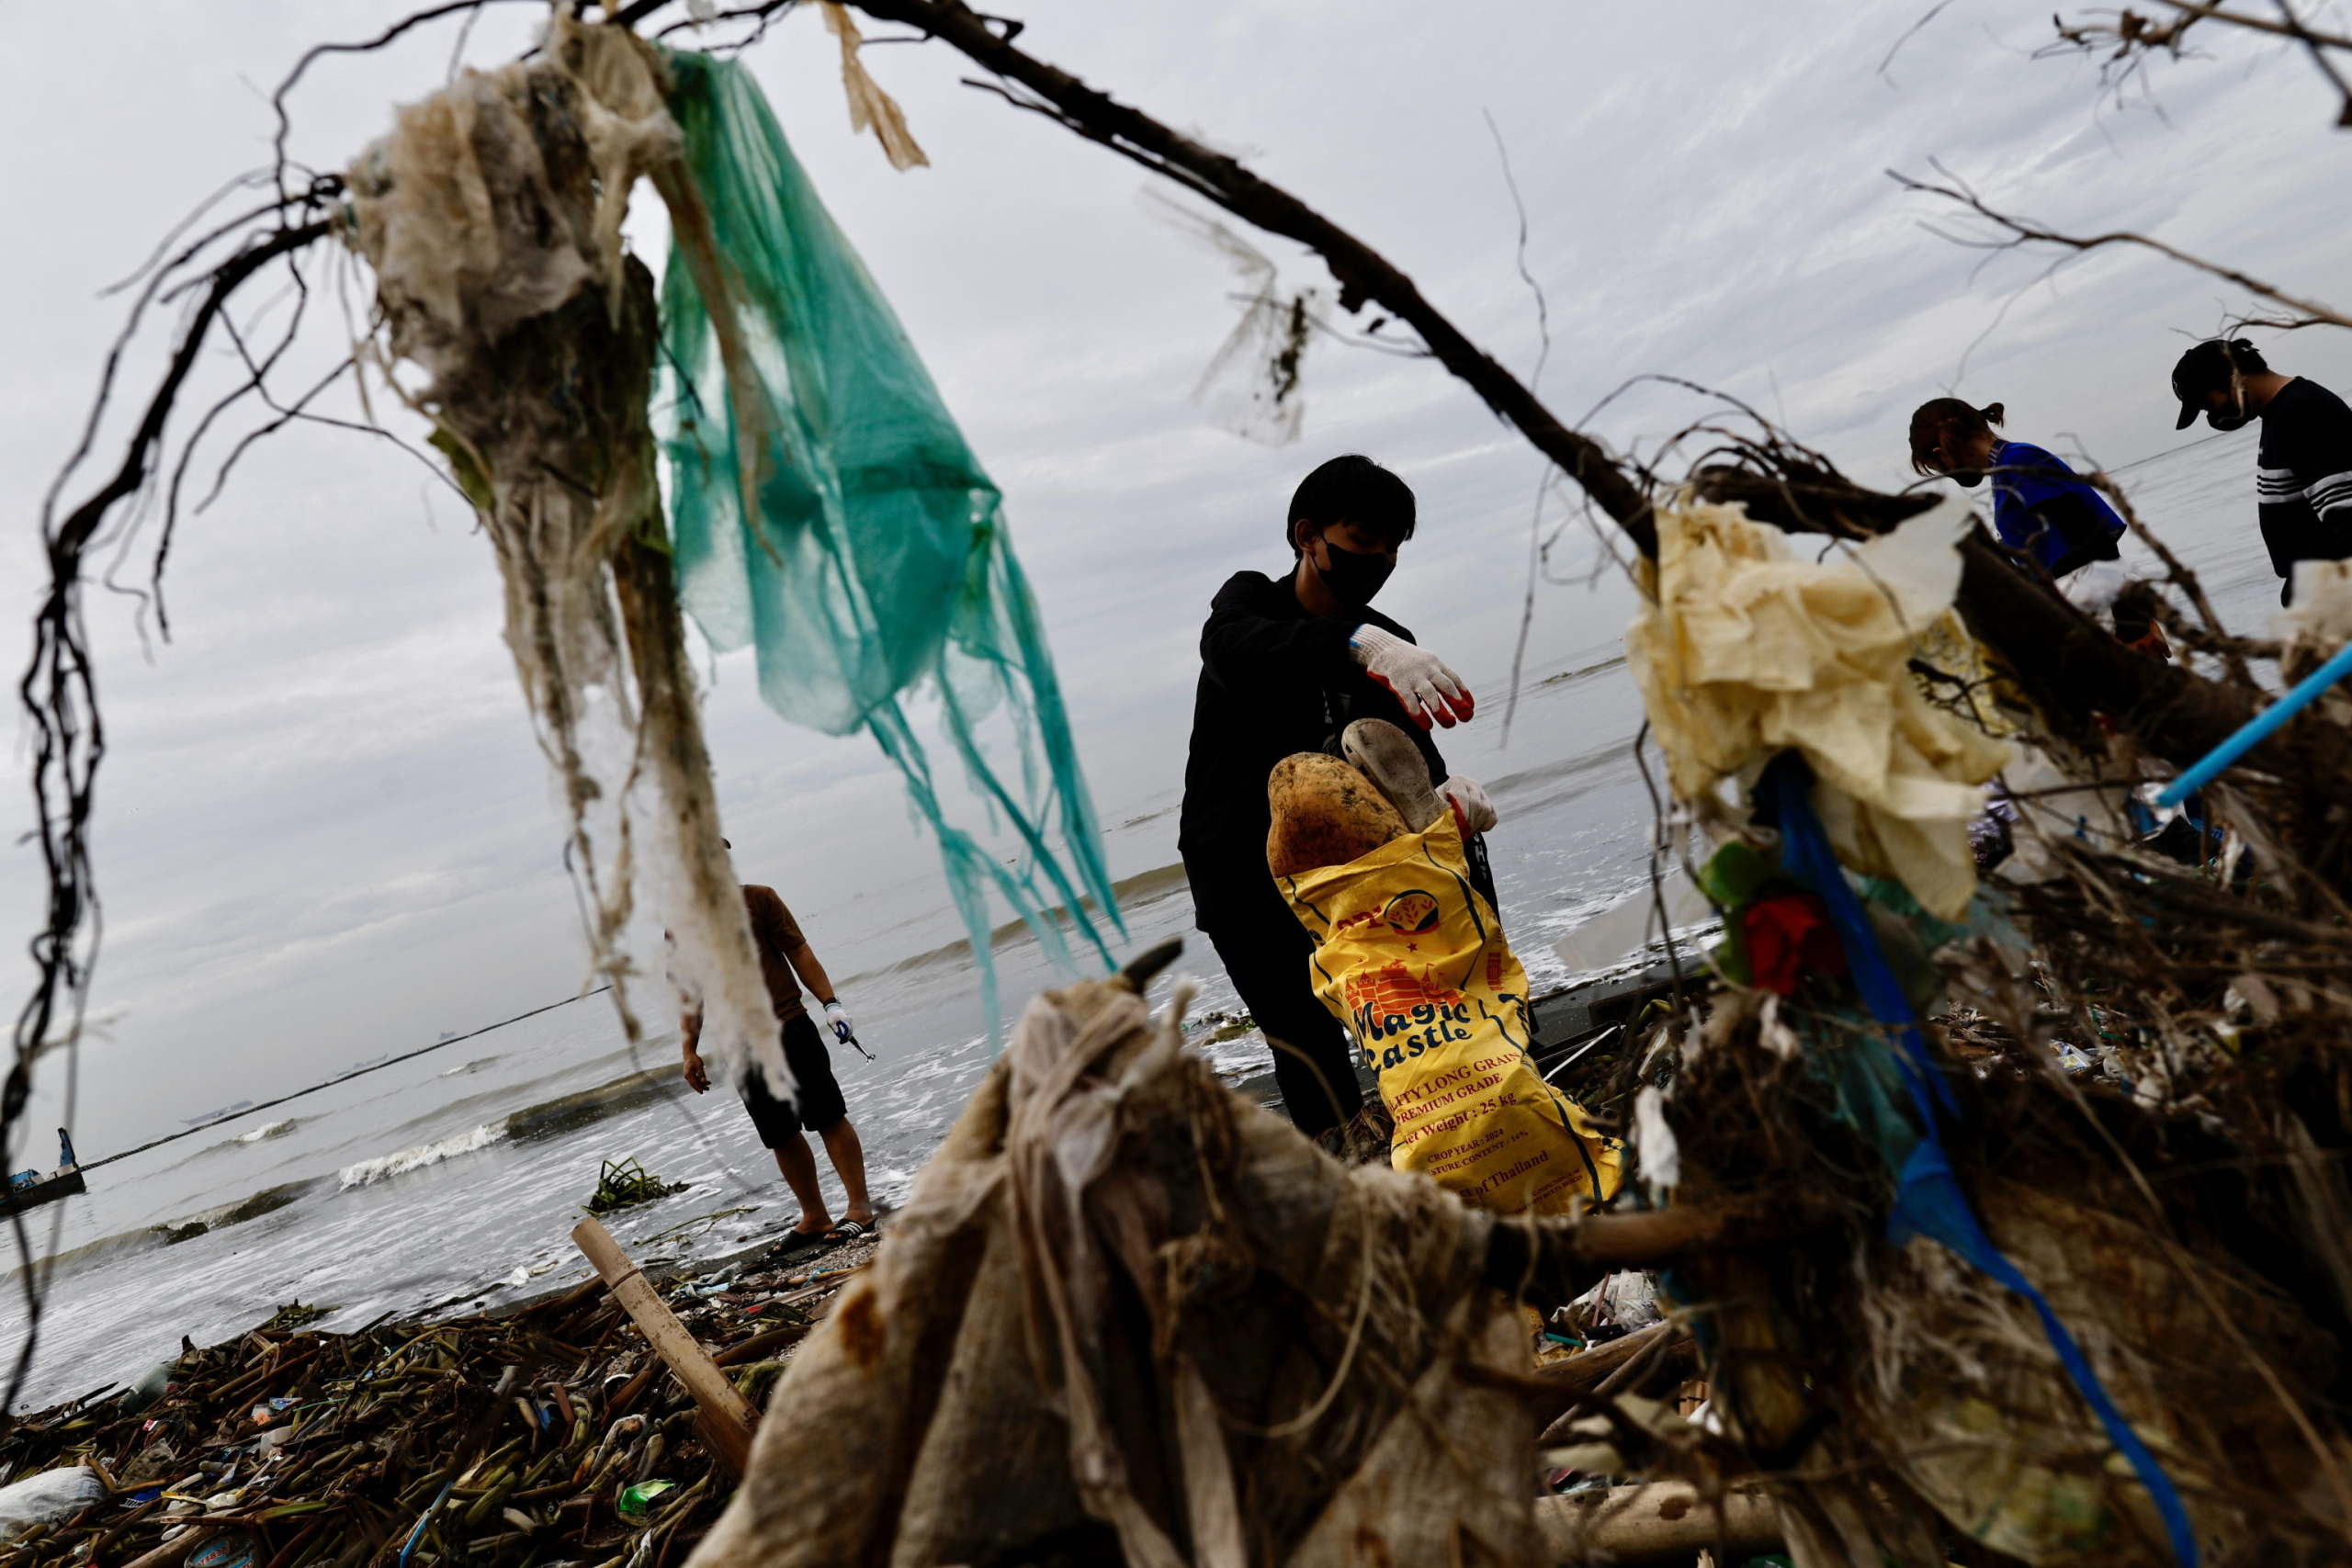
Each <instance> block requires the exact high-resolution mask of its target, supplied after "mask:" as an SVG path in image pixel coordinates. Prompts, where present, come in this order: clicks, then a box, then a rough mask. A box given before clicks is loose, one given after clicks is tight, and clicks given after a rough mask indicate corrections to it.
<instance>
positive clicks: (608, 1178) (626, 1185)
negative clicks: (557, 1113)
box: [588, 1159, 686, 1214]
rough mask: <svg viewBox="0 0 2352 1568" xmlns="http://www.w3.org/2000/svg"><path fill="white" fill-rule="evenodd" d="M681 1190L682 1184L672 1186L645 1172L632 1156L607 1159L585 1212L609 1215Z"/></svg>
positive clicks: (683, 1188) (597, 1177)
mask: <svg viewBox="0 0 2352 1568" xmlns="http://www.w3.org/2000/svg"><path fill="white" fill-rule="evenodd" d="M684 1190H686V1189H685V1184H684V1183H680V1184H679V1185H677V1186H674V1187H673V1186H671V1185H670V1184H668V1183H667V1182H664V1181H663V1180H662V1179H661V1178H660V1177H658V1176H650V1175H648V1174H646V1169H645V1168H644V1167H643V1166H641V1165H639V1164H638V1163H637V1161H636V1160H634V1159H622V1160H612V1159H608V1160H606V1161H605V1163H604V1167H603V1168H602V1169H600V1170H599V1171H598V1172H597V1173H596V1190H595V1192H594V1195H593V1196H591V1197H590V1198H589V1200H588V1212H589V1213H592V1214H609V1213H612V1212H613V1211H614V1210H616V1209H627V1208H630V1207H633V1206H634V1205H636V1204H639V1203H650V1202H652V1201H654V1200H655V1199H657V1198H667V1197H668V1196H669V1195H670V1194H671V1193H673V1192H683V1191H684Z"/></svg>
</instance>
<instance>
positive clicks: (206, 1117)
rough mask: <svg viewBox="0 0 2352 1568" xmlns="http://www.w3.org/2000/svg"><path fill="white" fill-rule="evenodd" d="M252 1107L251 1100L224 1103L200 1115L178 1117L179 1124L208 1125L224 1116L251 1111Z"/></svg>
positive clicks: (184, 1125)
mask: <svg viewBox="0 0 2352 1568" xmlns="http://www.w3.org/2000/svg"><path fill="white" fill-rule="evenodd" d="M253 1108H254V1102H253V1101H252V1100H239V1101H237V1103H236V1104H234V1105H224V1106H222V1107H221V1108H220V1110H218V1111H206V1112H205V1113H204V1114H203V1115H201V1116H183V1117H181V1118H180V1125H181V1126H183V1127H203V1126H209V1125H210V1124H211V1123H212V1122H218V1121H220V1119H221V1118H222V1117H224V1116H234V1115H235V1114H237V1112H239V1111H251V1110H252V1109H253Z"/></svg>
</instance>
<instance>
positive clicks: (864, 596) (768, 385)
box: [656, 52, 1124, 1029]
mask: <svg viewBox="0 0 2352 1568" xmlns="http://www.w3.org/2000/svg"><path fill="white" fill-rule="evenodd" d="M663 59H664V62H665V63H666V64H667V66H668V68H669V71H670V73H671V77H672V81H673V89H672V93H671V97H670V100H669V107H670V112H671V115H672V116H673V118H675V119H676V120H677V122H678V125H679V127H680V128H681V130H683V131H684V136H685V157H686V165H687V168H688V170H689V171H690V173H691V176H692V179H693V181H694V184H695V186H696V187H697V190H698V193H699V195H700V197H701V203H702V206H703V208H704V209H706V210H707V213H708V215H709V219H710V237H711V239H712V240H713V241H714V242H715V248H716V252H717V271H718V276H719V277H720V278H721V279H723V288H724V289H725V292H726V294H727V296H728V298H727V299H726V300H725V301H723V302H722V310H731V312H732V321H733V323H734V327H735V330H736V332H737V333H738V334H739V335H738V337H737V340H736V341H737V342H738V343H739V344H740V345H741V358H740V360H739V362H738V363H737V364H736V365H735V366H734V367H732V370H733V374H732V375H730V367H729V364H728V363H727V356H726V355H725V353H724V352H723V350H722V339H721V333H720V330H719V327H720V324H723V322H721V323H715V322H714V315H715V314H720V313H721V312H715V311H714V310H713V309H712V308H711V305H710V302H709V301H707V300H706V299H705V298H704V290H703V288H701V287H699V286H698V285H697V281H696V276H695V265H694V264H695V261H696V260H697V259H699V260H700V261H701V262H702V263H703V264H704V265H703V271H704V276H706V277H707V276H710V273H711V266H710V260H711V258H710V257H709V256H708V255H707V254H703V255H701V256H700V257H699V258H698V257H697V256H695V254H690V253H689V252H688V250H687V249H686V248H685V247H684V245H681V244H673V250H672V254H671V258H670V265H669V268H668V271H667V273H666V275H665V276H664V278H663V280H662V340H663V348H664V355H663V357H664V370H665V383H666V384H665V387H664V389H663V391H664V394H665V395H664V396H663V397H662V400H661V403H662V406H660V407H657V409H656V417H657V419H660V420H662V422H663V423H662V425H661V429H662V434H663V444H664V446H665V448H666V451H667V454H668V457H669V460H670V479H671V517H672V525H673V544H674V547H675V549H676V553H677V565H678V577H679V585H680V598H681V600H682V602H683V603H684V605H685V607H686V610H687V612H688V613H689V614H690V615H693V616H694V618H695V622H696V623H697V624H698V625H699V626H701V627H702V630H703V635H704V636H705V637H707V638H708V639H709V640H710V643H711V645H712V647H714V648H716V649H720V650H722V651H723V650H728V649H737V648H741V647H745V646H747V645H748V646H752V647H756V648H757V649H758V662H759V679H760V694H761V695H762V697H763V698H764V699H765V701H766V702H767V704H768V705H769V706H770V707H772V708H774V709H775V711H776V712H777V713H779V714H781V715H783V716H785V717H786V718H787V719H789V720H791V721H792V722H794V723H796V724H802V725H806V726H808V727H809V728H814V729H819V730H822V731H823V732H825V733H826V734H829V735H845V734H848V733H850V732H851V731H853V730H855V729H859V728H863V729H865V730H866V731H867V733H869V734H871V735H872V736H873V737H874V739H876V741H877V742H878V743H879V744H880V745H881V747H882V750H884V752H885V753H886V754H888V756H889V758H890V760H891V761H893V762H894V763H896V764H897V766H898V768H899V773H901V774H902V775H903V776H904V778H905V780H906V784H907V790H908V795H909V797H910V802H911V805H912V807H913V809H914V810H915V812H916V813H917V814H918V815H919V816H920V817H921V818H922V819H923V820H924V821H925V822H927V823H928V824H929V826H930V827H931V829H932V830H933V832H934V833H935V834H936V835H937V836H938V839H939V843H940V849H941V852H942V856H943V858H944V861H945V863H946V872H947V881H948V887H949V891H950V893H951V895H952V896H953V897H954V899H955V902H956V908H957V911H958V912H959V913H960V914H961V915H962V917H963V919H964V923H965V926H966V928H967V931H969V932H970V935H971V941H972V951H973V956H974V958H975V959H976V960H977V961H978V964H979V966H980V974H981V976H982V986H983V991H984V1005H985V1008H986V1010H987V1013H988V1016H989V1025H990V1028H991V1029H993V1028H994V1027H995V1022H996V1017H997V999H996V980H995V973H994V969H993V967H992V965H991V964H990V963H989V930H990V921H989V911H988V904H987V897H986V889H987V888H988V887H989V886H994V887H995V888H996V890H997V892H998V893H999V894H1000V895H1001V897H1003V898H1004V899H1005V901H1006V902H1007V903H1008V904H1009V905H1011V906H1012V908H1013V910H1014V911H1015V912H1016V913H1018V914H1019V915H1020V916H1021V918H1022V919H1024V920H1026V921H1027V922H1028V924H1029V926H1030V929H1031V930H1032V931H1035V933H1036V935H1037V939H1038V941H1039V942H1041V943H1042V944H1043V945H1044V947H1045V949H1046V953H1047V955H1048V956H1049V957H1050V958H1051V959H1052V960H1053V961H1054V962H1055V963H1056V964H1059V965H1061V966H1063V967H1065V968H1067V967H1069V964H1070V960H1069V950H1068V946H1067V944H1066V943H1065V942H1064V939H1063V935H1062V931H1061V930H1060V928H1059V925H1058V924H1057V920H1056V919H1055V917H1054V913H1053V911H1054V910H1055V909H1056V908H1057V907H1058V908H1059V909H1060V910H1062V911H1064V912H1065V913H1066V914H1067V917H1068V918H1069V919H1070V920H1071V922H1072V923H1073V924H1074V925H1075V927H1076V928H1077V930H1078V931H1080V932H1081V933H1082V934H1083V936H1084V937H1085V939H1086V940H1087V941H1088V942H1091V944H1092V945H1093V946H1094V948H1095V949H1096V951H1097V952H1098V953H1100V954H1101V956H1102V958H1103V962H1104V963H1105V964H1108V963H1109V962H1110V949H1109V945H1108V942H1107V940H1106V934H1105V933H1106V931H1109V932H1115V933H1118V934H1121V935H1124V928H1123V927H1122V926H1121V924H1120V921H1119V914H1118V906H1117V903H1116V900H1115V898H1114V896H1113V894H1112V891H1111V882H1110V876H1109V874H1108V872H1107V871H1106V870H1105V869H1104V866H1103V854H1102V847H1101V835H1100V833H1099V831H1098V829H1097V828H1096V825H1095V820H1094V810H1093V806H1092V803H1091V800H1090V799H1089V797H1088V794H1087V789H1086V781H1085V779H1084V777H1083V775H1082V774H1081V773H1080V770H1079V765H1078V755H1077V751H1076V749H1075V748H1074V747H1073V746H1072V745H1071V742H1070V736H1069V720H1068V718H1067V716H1066V715H1065V713H1064V710H1063V706H1062V698H1061V690H1060V686H1059V684H1058V682H1057V681H1056V679H1055V675H1054V666H1053V660H1052V657H1051V655H1050V653H1049V652H1048V650H1047V649H1046V637H1045V630H1044V627H1043V626H1042V624H1041V622H1040V619H1039V616H1038V614H1037V607H1036V603H1035V599H1034V597H1033V596H1032V595H1031V593H1030V591H1029V584H1028V581H1027V580H1026V579H1025V578H1024V577H1023V575H1022V571H1021V565H1020V562H1018V561H1017V560H1015V559H1014V558H1013V555H1012V545H1011V542H1010V541H1009V539H1008V538H1007V536H1006V534H1005V527H1004V520H1003V515H1002V512H1001V504H1000V497H999V495H998V492H997V489H996V487H995V485H993V484H992V483H990V482H989V478H988V476H987V475H986V474H985V473H983V472H982V471H981V469H980V466H979V464H978V461H977V460H976V459H975V458H974V457H973V456H972V453H971V449H970V448H969V447H968V446H966V445H965V443H964V437H963V435H962V433H961V432H959V431H958V430H957V429H956V423H955V421H954V420H953V419H952V418H950V417H949V415H948V412H947V410H946V407H945V405H944V404H943V403H942V402H941V400H940V397H939V392H938V389H936V388H935V387H933V385H932V381H931V377H930V375H929V374H928V373H927V372H926V371H925V370H924V369H923V367H922V361H921V360H920V359H919V358H918V357H917V356H916V355H915V351H914V345H913V344H911V343H910V342H909V341H908V338H907V335H906V333H905V332H904V330H903V329H902V328H901V327H900V326H899V321H898V318H897V317H896V316H895V315H893V314H892V312H891V310H890V307H889V304H888V301H887V300H885V299H883V297H882V293H881V290H880V289H879V288H876V285H875V283H874V280H873V278H872V277H870V276H867V274H866V271H865V265H864V264H863V263H861V262H860V261H859V260H858V258H857V254H856V253H855V252H854V251H853V250H852V249H851V248H850V245H849V243H848V241H847V240H846V239H844V238H843V237H842V233H841V231H839V230H838V229H836V228H835V227H834V226H833V221H832V219H831V216H830V215H829V214H828V213H827V212H826V211H825V209H824V207H823V205H822V204H821V203H820V201H819V200H818V199H817V195H816V192H815V191H814V190H813V189H812V188H811V187H810V186H809V181H808V178H807V176H806V175H804V174H803V173H802V172H801V169H800V165H799V164H798V163H797V162H796V161H795V160H794V158H793V156H792V152H791V150H790V149H789V148H788V147H787V146H786V144H785V140H784V132H783V130H781V129H780V128H779V127H778V126H777V124H776V121H775V116H774V115H773V114H772V113H770V112H769V109H768V105H767V100H766V99H765V97H764V96H763V95H762V94H761V92H760V89H759V87H758V85H757V84H756V83H755V82H753V80H752V76H751V73H749V72H747V71H745V70H744V69H743V68H742V67H741V66H740V65H738V64H737V63H736V62H732V61H727V60H718V59H714V58H713V57H711V56H709V55H707V54H695V53H678V52H673V53H668V54H665V55H664V56H663ZM747 400H748V401H751V402H752V404H753V406H752V407H749V408H747V407H745V406H744V403H745V402H746V401H747ZM747 495H748V496H749V497H750V500H749V503H748V504H747V500H746V498H747ZM919 691H920V692H921V700H922V702H923V703H925V704H935V705H936V706H937V708H938V710H939V725H940V728H941V729H942V730H943V731H944V735H945V737H946V739H947V740H948V743H949V745H950V747H951V749H952V750H954V751H955V753H956V758H957V761H959V762H960V763H961V765H962V768H963V771H964V773H965V776H966V778H967V781H968V783H969V784H970V787H971V791H972V794H973V795H976V796H977V797H978V800H979V802H980V803H981V815H982V816H983V818H984V819H985V820H986V821H987V822H988V823H989V825H990V826H996V825H1001V826H1002V827H1004V828H1006V829H1010V831H1011V832H1012V834H1013V835H1014V836H1015V837H1016V838H1017V839H1018V840H1020V844H1021V854H1020V855H1019V857H1018V859H1017V860H1016V861H1015V862H1014V863H1013V864H1012V865H1006V864H1005V863H1003V862H1002V861H1001V859H1000V858H999V857H998V856H997V855H994V854H991V853H989V851H988V850H986V849H984V848H983V847H982V846H981V844H980V842H979V840H978V838H976V837H975V836H974V834H973V832H972V831H971V830H969V829H967V828H964V827H962V826H959V825H958V824H957V823H956V822H955V821H954V820H951V818H950V816H949V813H948V811H947V808H946V807H945V805H944V802H943V799H942V796H941V791H940V789H939V786H938V783H937V781H936V780H935V779H934V777H933V770H932V765H931V761H930V758H929V756H928V755H927V753H926V750H925V749H924V747H923V744H922V741H921V740H920V739H918V738H917V735H916V731H915V727H914V725H913V723H912V722H911V720H910V716H909V714H908V711H907V710H908V707H909V705H910V702H909V699H910V696H912V695H914V694H917V693H918V692H919ZM991 720H993V721H994V722H993V724H992V725H991V728H1001V729H1002V730H1004V731H1009V736H1008V737H1007V739H1006V743H1005V744H1004V749H1006V750H1011V751H1012V753H1013V754H1014V755H1015V757H1016V759H1017V761H1016V765H1015V767H1014V768H1013V770H1012V778H1011V779H1010V780H1008V778H1007V777H1006V773H1005V771H1004V770H1002V769H1001V767H1000V766H999V765H998V764H997V763H995V762H993V761H991V760H990V758H989V754H988V751H987V750H986V749H985V748H984V744H983V739H982V726H983V724H984V722H989V721H991ZM1056 840H1058V843H1057V842H1056ZM1090 904H1091V908H1090Z"/></svg>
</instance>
